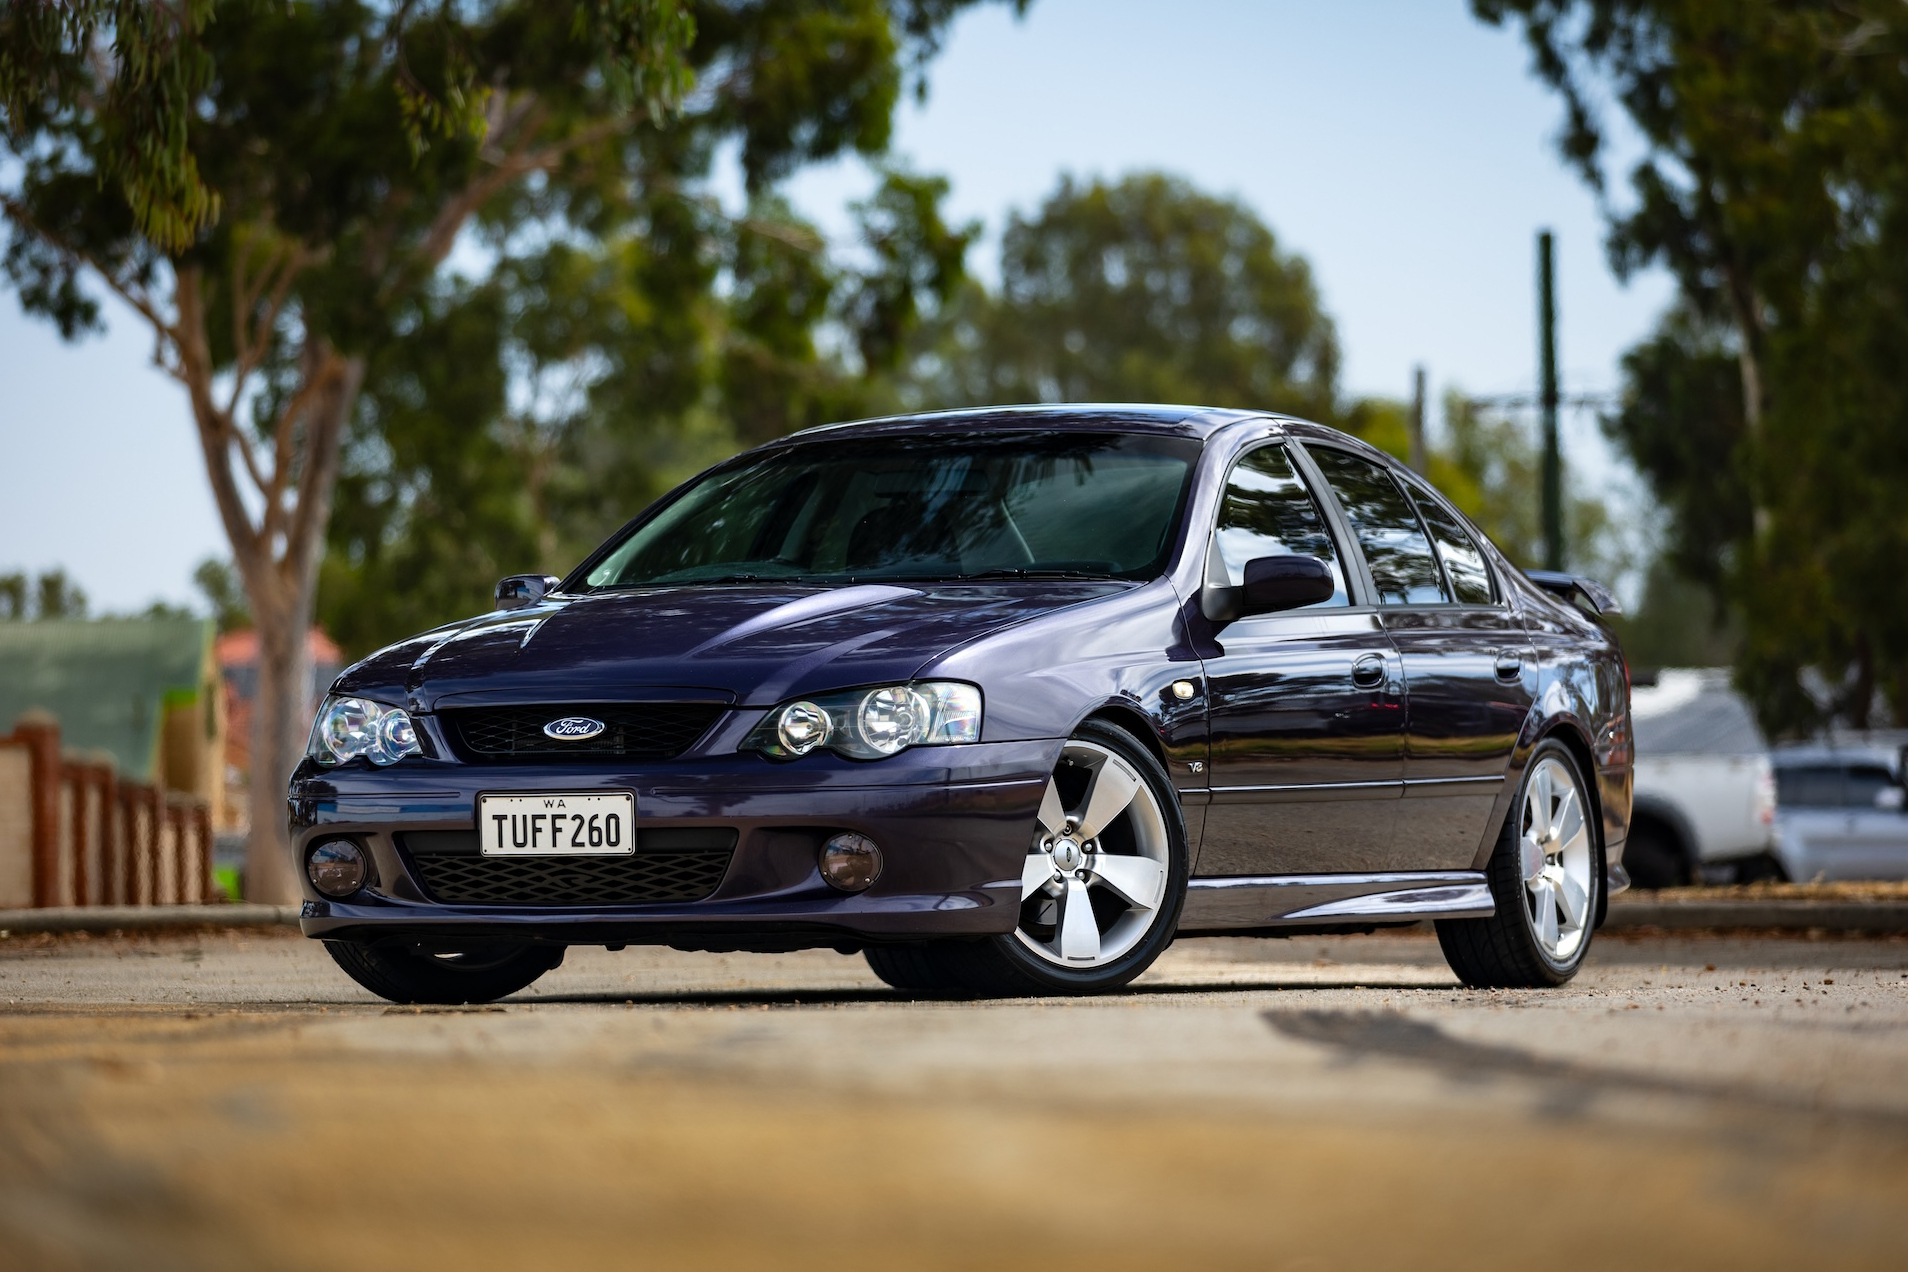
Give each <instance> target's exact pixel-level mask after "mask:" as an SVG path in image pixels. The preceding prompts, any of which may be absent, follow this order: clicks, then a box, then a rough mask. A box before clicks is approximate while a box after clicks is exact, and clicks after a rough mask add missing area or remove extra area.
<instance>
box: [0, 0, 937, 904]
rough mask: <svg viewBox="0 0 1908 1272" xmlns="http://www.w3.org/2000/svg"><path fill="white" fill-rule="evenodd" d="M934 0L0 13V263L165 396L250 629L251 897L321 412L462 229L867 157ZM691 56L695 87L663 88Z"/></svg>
mask: <svg viewBox="0 0 1908 1272" xmlns="http://www.w3.org/2000/svg"><path fill="white" fill-rule="evenodd" d="M960 7H961V0H894V3H884V2H882V0H834V2H833V3H821V4H805V5H797V4H790V3H785V2H784V0H757V2H747V0H736V2H732V3H715V2H714V0H709V2H707V3H700V4H689V3H686V2H684V0H576V2H575V3H533V2H530V0H517V2H514V3H513V2H506V0H493V2H492V3H481V4H475V5H468V6H463V5H455V4H451V3H448V2H444V3H438V4H431V5H422V6H420V5H414V4H412V3H408V2H406V3H395V4H389V5H377V4H367V3H353V2H350V0H312V2H308V3H292V4H277V3H273V4H267V3H235V4H230V5H225V6H220V7H217V8H216V9H215V7H214V6H213V5H212V4H210V3H209V0H181V2H180V3H178V4H175V5H155V4H144V3H139V2H138V0H78V2H75V3H70V4H64V5H53V4H37V3H17V4H9V5H7V6H6V7H5V8H4V9H0V111H3V112H4V116H5V145H6V147H7V151H8V152H9V153H10V155H11V156H12V157H13V164H12V165H11V167H12V169H13V170H14V172H13V176H12V180H11V185H10V188H7V189H5V190H0V208H4V211H5V213H6V216H7V220H8V222H9V227H10V231H11V234H10V239H9V243H8V247H7V253H6V258H5V266H6V270H7V273H8V276H9V277H10V278H11V279H12V281H13V282H14V283H15V285H16V286H17V287H18V288H19V291H20V298H21V300H22V303H23V304H24V305H25V306H26V307H27V308H28V309H29V310H30V311H34V312H38V313H41V314H43V315H45V316H47V317H48V318H50V319H51V320H53V321H54V322H55V323H57V324H58V326H59V328H60V330H61V332H62V334H63V335H66V336H68V337H69V338H70V337H74V336H77V335H78V334H80V333H81V332H83V331H86V330H88V329H91V328H93V327H96V326H97V325H98V323H99V321H100V309H99V305H98V302H97V300H96V299H95V298H94V297H93V295H92V294H90V293H89V292H88V290H87V289H86V286H85V284H84V282H83V280H84V279H90V280H92V281H93V282H94V283H97V284H103V285H104V286H105V287H107V288H108V289H109V290H111V291H112V292H114V293H115V294H117V295H118V296H119V297H120V298H121V299H122V300H123V301H125V302H126V304H128V305H129V306H131V308H132V309H133V310H134V311H135V312H136V313H138V314H139V315H140V316H141V317H142V318H143V319H144V320H145V321H146V322H147V323H148V324H149V325H150V327H151V328H152V331H153V334H154V337H155V356H156V358H157V360H158V362H159V365H160V366H162V367H163V368H164V369H165V370H166V371H167V372H169V373H170V374H171V375H172V376H174V377H175V378H176V379H177V380H178V381H179V382H180V383H181V385H182V386H183V387H184V389H185V391H186V393H187V396H188V399H189V401H190V403H191V406H192V412H193V417H194V421H195V424H196V426H197V431H198V435H199V443H200V448H201V451H202V453H203V455H204V458H205V463H206V469H207V475H208V478H209V479H210V482H211V485H212V489H213V494H214V498H215V501H216V503H217V505H218V509H219V513H220V516H221V519H222V521H223V523H224V527H225V531H226V535H227V537H228V539H229V541H230V543H231V548H232V556H233V561H234V564H235V566H236V568H237V571H238V573H239V575H240V577H241V578H242V579H243V581H244V585H245V593H246V598H247V602H248V605H249V608H250V611H251V615H252V619H253V622H254V623H255V625H256V627H257V630H258V633H259V640H260V655H261V656H260V685H259V696H258V706H257V710H256V714H255V720H256V725H255V728H256V733H255V736H254V739H253V756H254V772H255V774H257V775H258V780H256V781H255V782H254V783H253V790H252V827H253V835H252V841H251V844H250V847H249V849H248V859H247V880H248V884H249V886H251V887H252V888H253V889H254V891H255V893H256V895H258V896H259V897H261V898H263V899H269V900H279V901H283V900H290V899H291V898H292V897H293V896H294V895H295V890H294V888H293V885H292V878H291V873H290V870H291V867H290V860H289V854H288V853H287V852H286V851H285V850H284V843H283V831H282V829H281V827H282V814H283V809H282V801H281V793H280V792H279V791H278V790H277V789H276V783H275V782H274V781H273V780H271V775H273V774H282V773H288V772H289V771H290V769H291V768H292V766H293V764H294V762H295V760H296V758H297V755H298V752H299V749H300V747H301V745H302V742H303V735H304V726H305V719H304V712H305V707H306V704H305V703H304V702H303V701H302V700H301V699H302V696H303V692H302V686H303V685H304V684H305V681H306V675H305V670H304V660H305V652H304V650H305V645H304V632H305V630H306V628H307V626H308V625H309V623H310V620H311V616H312V612H313V606H314V599H315V591H316V586H317V580H318V569H319V562H320V559H321V557H322V555H323V550H324V545H325V532H326V527H327V523H328V521H329V519H330V511H331V506H332V500H333V495H334V490H335V485H336V480H337V476H338V473H339V468H340V463H341V457H342V452H343V447H344V442H345V433H346V429H347V424H348V422H349V421H350V420H351V418H352V416H353V412H354V409H355V408H356V405H357V403H358V400H359V393H360V390H361V389H362V387H363V386H364V384H365V382H366V377H367V375H368V373H369V372H370V370H371V364H372V360H373V359H374V357H377V356H378V355H379V353H380V351H382V350H385V349H387V348H390V347H393V346H395V345H401V344H402V343H403V342H404V341H405V340H407V339H409V338H410V337H411V336H412V335H413V334H414V333H415V332H417V331H419V330H422V329H424V328H425V327H427V326H428V325H429V322H430V320H431V319H432V317H433V313H434V307H435V305H436V302H437V299H438V298H437V294H436V289H437V288H438V286H439V285H440V283H441V281H442V278H441V275H442V267H443V265H444V263H445V261H446V260H447V258H449V257H450V255H451V253H452V250H453V248H455V247H456V246H457V245H458V244H459V243H472V242H473V239H472V234H473V233H477V232H479V231H481V234H480V235H479V238H478V239H477V240H475V243H476V244H478V245H481V244H482V243H486V242H487V243H490V244H492V245H497V244H501V245H503V246H504V247H506V248H507V247H508V246H509V245H510V243H511V242H512V241H513V239H514V238H518V237H541V238H544V239H545V240H547V241H550V242H558V241H562V240H565V239H581V240H587V239H588V238H589V237H591V236H595V235H600V234H604V233H608V232H613V231H615V230H617V229H619V228H630V229H632V230H633V231H635V232H638V233H640V232H641V230H642V229H643V228H644V227H642V226H640V225H636V224H634V218H635V217H636V215H637V213H638V212H639V211H640V210H641V209H640V208H639V206H638V201H637V200H636V199H635V198H634V195H635V194H636V193H637V192H640V191H642V190H644V189H645V182H646V181H647V180H648V179H649V178H650V177H652V176H654V177H657V178H658V179H659V180H660V181H661V182H662V183H664V184H666V183H667V182H668V181H669V180H670V179H671V178H672V177H673V175H674V174H675V173H676V172H678V171H680V170H681V168H682V166H683V165H682V164H680V163H678V162H674V161H673V159H672V156H675V155H677V154H678V153H679V152H682V151H684V150H688V151H693V150H695V148H697V147H704V148H707V147H709V146H711V145H712V144H713V142H714V141H715V140H717V139H720V138H725V137H734V138H737V139H738V140H739V141H740V149H741V155H742V161H743V165H744V168H745V171H746V174H747V178H748V181H749V183H750V186H751V188H756V189H759V188H762V187H764V186H766V185H767V184H768V183H769V182H771V181H772V180H773V179H775V178H776V177H778V176H780V175H782V174H783V173H785V172H786V171H788V170H789V169H790V168H791V167H792V166H794V165H796V164H799V163H801V162H805V161H808V160H810V159H814V158H820V157H825V156H828V155H831V154H834V153H837V152H839V151H841V150H842V149H844V148H850V147H852V148H856V149H860V150H863V151H867V152H875V151H878V150H880V149H881V148H882V147H883V146H884V145H885V144H886V140H887V137H888V131H889V128H890V116H891V113H892V109H893V105H894V102H895V101H896V100H897V98H898V96H899V94H900V92H901V89H902V87H903V85H904V84H905V82H906V77H907V74H908V68H909V67H910V66H918V62H919V59H920V58H923V57H925V56H926V54H927V53H928V52H930V51H931V50H932V48H933V46H934V43H935V41H936V40H937V38H938V36H939V33H940V31H941V30H942V29H943V27H944V26H945V23H946V22H947V21H948V20H949V18H950V17H951V16H952V14H953V13H954V12H956V11H957V10H958V9H959V8H960ZM698 74H700V76H701V82H702V83H703V84H704V85H705V87H704V88H703V89H702V90H700V91H699V92H698V94H697V95H696V96H695V97H694V98H686V97H685V92H686V90H687V89H688V87H689V85H690V84H691V82H692V81H693V80H695V78H696V76H697V75H698Z"/></svg>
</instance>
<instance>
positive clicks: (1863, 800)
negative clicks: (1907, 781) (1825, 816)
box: [1776, 764, 1895, 808]
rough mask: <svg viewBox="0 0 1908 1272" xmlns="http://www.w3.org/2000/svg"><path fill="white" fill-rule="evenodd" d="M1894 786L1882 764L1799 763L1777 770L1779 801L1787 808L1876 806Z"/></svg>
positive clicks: (1777, 799)
mask: <svg viewBox="0 0 1908 1272" xmlns="http://www.w3.org/2000/svg"><path fill="white" fill-rule="evenodd" d="M1893 785H1895V777H1894V774H1892V773H1890V772H1889V771H1888V769H1887V768H1886V767H1884V766H1883V765H1880V764H1796V765H1790V766H1786V767H1783V768H1778V769H1777V770H1776V803H1778V804H1780V805H1782V806H1783V807H1785V808H1873V807H1875V797H1876V796H1877V795H1879V794H1881V792H1882V791H1884V790H1886V789H1888V788H1889V787H1891V786H1893Z"/></svg>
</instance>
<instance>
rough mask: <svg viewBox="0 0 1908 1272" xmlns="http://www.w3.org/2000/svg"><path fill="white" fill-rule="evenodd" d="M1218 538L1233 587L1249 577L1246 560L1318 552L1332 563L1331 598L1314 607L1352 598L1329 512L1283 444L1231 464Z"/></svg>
mask: <svg viewBox="0 0 1908 1272" xmlns="http://www.w3.org/2000/svg"><path fill="white" fill-rule="evenodd" d="M1213 543H1214V547H1215V549H1216V551H1217V552H1218V556H1219V561H1220V563H1221V564H1223V565H1224V567H1225V571H1226V586H1228V587H1238V586H1239V585H1240V584H1241V583H1244V582H1245V565H1246V562H1247V561H1251V560H1253V559H1255V558H1257V557H1266V556H1283V555H1285V554H1287V553H1291V554H1295V555H1298V556H1309V557H1317V558H1318V559H1319V560H1321V561H1323V562H1325V563H1326V564H1327V565H1329V566H1331V567H1332V596H1331V599H1330V600H1328V601H1320V602H1318V604H1317V605H1315V606H1311V607H1309V608H1314V609H1317V608H1322V607H1325V606H1331V605H1346V604H1349V603H1350V599H1351V598H1350V596H1349V595H1348V594H1347V592H1346V590H1345V571H1344V569H1343V567H1342V566H1341V565H1340V564H1339V560H1338V553H1337V552H1336V551H1335V550H1334V549H1333V547H1332V536H1331V532H1330V531H1329V530H1327V529H1326V527H1325V517H1324V514H1322V513H1321V512H1319V510H1318V504H1317V503H1316V502H1314V501H1313V499H1312V495H1311V492H1310V491H1308V490H1307V489H1306V488H1305V483H1304V482H1303V481H1301V480H1300V479H1299V475H1298V473H1297V472H1296V471H1294V469H1293V468H1292V460H1291V458H1290V457H1289V456H1288V455H1287V454H1286V453H1285V447H1283V446H1279V445H1276V444H1275V445H1271V446H1261V447H1259V448H1258V449H1257V450H1253V451H1248V452H1246V453H1245V455H1243V456H1241V457H1240V459H1239V462H1238V463H1236V464H1234V465H1233V466H1232V475H1231V476H1229V477H1228V478H1226V495H1225V499H1224V501H1223V502H1222V503H1221V504H1220V505H1219V527H1218V531H1217V533H1216V534H1215V535H1214V536H1213Z"/></svg>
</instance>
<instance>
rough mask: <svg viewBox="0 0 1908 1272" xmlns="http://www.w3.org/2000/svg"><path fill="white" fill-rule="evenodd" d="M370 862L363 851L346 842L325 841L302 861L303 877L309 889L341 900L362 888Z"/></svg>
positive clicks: (340, 840) (343, 840)
mask: <svg viewBox="0 0 1908 1272" xmlns="http://www.w3.org/2000/svg"><path fill="white" fill-rule="evenodd" d="M369 874H370V863H369V862H367V861H365V859H364V849H362V848H360V847H358V845H356V844H354V843H352V842H351V841H350V840H349V839H327V840H325V842H323V843H322V844H319V845H318V846H317V847H316V848H313V849H312V850H311V853H310V855H309V856H307V857H306V858H305V876H306V877H307V878H308V879H310V880H311V886H312V887H314V888H316V889H318V891H320V892H322V893H324V894H325V895H326V896H328V897H335V898H338V899H340V900H342V899H343V898H345V897H348V896H350V895H351V894H352V893H354V892H356V891H357V890H358V889H359V888H362V887H363V886H364V881H365V878H366V876H367V875H369Z"/></svg>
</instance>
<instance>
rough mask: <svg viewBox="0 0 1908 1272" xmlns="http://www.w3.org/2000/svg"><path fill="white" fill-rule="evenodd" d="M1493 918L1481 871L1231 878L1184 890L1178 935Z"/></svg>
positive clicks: (1191, 885)
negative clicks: (1363, 922) (1365, 922)
mask: <svg viewBox="0 0 1908 1272" xmlns="http://www.w3.org/2000/svg"><path fill="white" fill-rule="evenodd" d="M1496 912H1497V906H1496V903H1495V902H1493V901H1492V900H1491V889H1490V885H1489V884H1488V883H1487V882H1485V879H1484V875H1483V872H1482V871H1477V870H1436V871H1420V872H1404V873H1387V874H1362V875H1353V874H1328V875H1245V876H1227V877H1224V878H1207V879H1193V880H1190V881H1189V882H1188V883H1187V885H1186V908H1185V910H1184V912H1183V913H1182V914H1181V915H1180V919H1179V931H1180V932H1181V933H1182V934H1185V935H1194V934H1197V933H1202V932H1226V931H1232V930H1236V929H1240V928H1268V927H1286V926H1294V927H1296V926H1304V925H1309V924H1316V923H1344V922H1348V921H1352V920H1360V919H1364V920H1371V921H1373V922H1377V923H1409V922H1412V921H1414V920H1418V919H1486V918H1489V917H1490V916H1491V915H1493V914H1495V913H1496Z"/></svg>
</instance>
